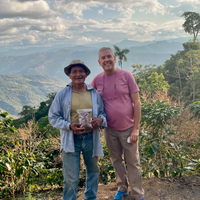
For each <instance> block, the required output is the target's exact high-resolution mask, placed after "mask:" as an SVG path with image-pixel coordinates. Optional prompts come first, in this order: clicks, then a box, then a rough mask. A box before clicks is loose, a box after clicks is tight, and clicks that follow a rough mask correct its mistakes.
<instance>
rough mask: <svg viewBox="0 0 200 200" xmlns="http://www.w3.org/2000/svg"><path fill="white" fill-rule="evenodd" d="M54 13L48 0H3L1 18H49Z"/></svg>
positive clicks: (0, 11)
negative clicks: (22, 0)
mask: <svg viewBox="0 0 200 200" xmlns="http://www.w3.org/2000/svg"><path fill="white" fill-rule="evenodd" d="M52 15H53V11H51V10H50V7H49V5H48V4H47V2H46V1H43V0H38V1H25V2H23V3H22V2H18V1H15V0H13V1H12V0H1V6H0V18H13V17H26V18H35V19H39V18H47V17H50V16H52Z"/></svg>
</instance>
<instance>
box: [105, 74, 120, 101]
mask: <svg viewBox="0 0 200 200" xmlns="http://www.w3.org/2000/svg"><path fill="white" fill-rule="evenodd" d="M104 83H105V75H104V76H103V90H102V99H103V100H104V101H108V100H114V99H117V86H116V72H115V84H114V89H115V96H114V97H110V98H104V90H105V86H104Z"/></svg>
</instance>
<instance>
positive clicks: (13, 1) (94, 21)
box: [0, 0, 200, 48]
mask: <svg viewBox="0 0 200 200" xmlns="http://www.w3.org/2000/svg"><path fill="white" fill-rule="evenodd" d="M185 11H193V12H200V0H100V1H98V0H93V1H90V0H73V1H71V0H0V47H1V48H2V47H6V48H8V47H9V48H12V47H13V48H18V47H20V48H21V47H30V46H53V45H56V44H72V45H83V44H89V43H90V44H91V43H99V42H110V43H116V42H120V41H122V40H125V39H129V40H135V41H153V40H167V39H174V38H180V37H188V36H189V35H188V34H187V33H185V32H184V30H183V28H182V24H183V23H184V19H183V18H182V17H181V15H182V14H183V12H185Z"/></svg>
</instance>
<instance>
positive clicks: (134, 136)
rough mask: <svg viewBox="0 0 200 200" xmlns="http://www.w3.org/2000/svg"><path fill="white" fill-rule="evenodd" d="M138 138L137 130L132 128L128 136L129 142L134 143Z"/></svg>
mask: <svg viewBox="0 0 200 200" xmlns="http://www.w3.org/2000/svg"><path fill="white" fill-rule="evenodd" d="M138 138H139V129H134V128H133V130H132V132H131V135H130V142H131V143H136V142H137V141H138Z"/></svg>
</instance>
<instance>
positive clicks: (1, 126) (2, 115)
mask: <svg viewBox="0 0 200 200" xmlns="http://www.w3.org/2000/svg"><path fill="white" fill-rule="evenodd" d="M12 120H13V118H12V117H8V112H1V110H0V132H1V131H7V132H12V133H15V131H16V130H15V128H14V126H12V125H11V123H12Z"/></svg>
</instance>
